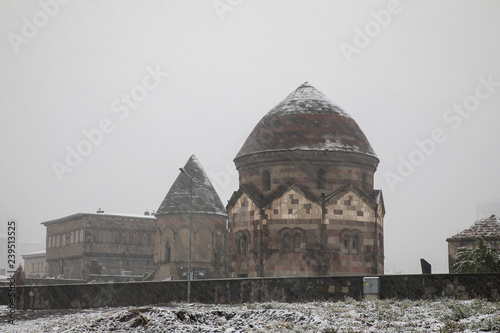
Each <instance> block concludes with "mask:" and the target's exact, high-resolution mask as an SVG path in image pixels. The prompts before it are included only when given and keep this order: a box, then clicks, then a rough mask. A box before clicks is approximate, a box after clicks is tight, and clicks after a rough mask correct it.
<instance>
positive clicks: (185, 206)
mask: <svg viewBox="0 0 500 333" xmlns="http://www.w3.org/2000/svg"><path fill="white" fill-rule="evenodd" d="M183 170H184V171H185V173H183V172H180V173H179V175H178V177H177V179H176V180H175V182H174V184H173V185H172V187H171V188H170V190H169V191H168V193H167V195H166V197H165V199H164V200H163V202H162V203H161V205H160V208H158V211H157V213H156V219H157V221H156V222H157V230H156V236H155V244H156V246H155V263H156V265H157V271H156V273H155V276H154V277H155V279H157V280H161V279H165V278H169V277H170V278H172V279H174V280H180V279H187V271H188V251H189V214H190V212H191V205H190V198H191V191H190V186H191V184H192V195H193V197H192V234H191V235H192V246H191V268H192V271H193V273H192V274H193V275H192V277H193V278H195V279H202V278H203V279H208V278H220V277H225V274H226V273H225V272H226V269H225V264H226V261H225V249H226V219H227V215H226V211H225V209H224V206H223V205H222V202H221V200H220V198H219V196H218V195H217V193H216V191H215V189H214V188H213V186H212V183H211V182H210V180H209V178H208V176H207V175H206V173H205V171H204V170H203V167H202V166H201V164H200V163H199V161H198V160H197V159H196V157H195V156H194V155H193V156H191V157H190V158H189V160H188V161H187V163H186V165H185V166H184V168H183ZM190 177H192V179H193V181H192V183H191V179H190Z"/></svg>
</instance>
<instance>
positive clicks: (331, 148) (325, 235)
mask: <svg viewBox="0 0 500 333" xmlns="http://www.w3.org/2000/svg"><path fill="white" fill-rule="evenodd" d="M234 162H235V164H236V167H237V169H238V172H239V182H240V186H239V189H238V191H236V192H235V193H234V194H233V196H232V197H231V199H230V200H229V203H228V205H227V212H228V218H229V222H228V252H227V256H228V276H229V277H247V276H248V277H257V276H266V277H267V276H273V277H275V276H324V275H348V274H383V272H384V242H383V218H384V214H385V209H384V202H383V198H382V192H381V191H380V190H375V189H374V187H373V177H374V173H375V171H376V169H377V166H378V163H379V159H378V158H377V156H376V155H375V152H374V151H373V149H372V147H371V145H370V143H369V142H368V140H367V139H366V137H365V135H364V134H363V132H362V131H361V129H360V128H359V126H358V125H357V124H356V122H355V121H354V119H353V118H352V117H351V116H349V115H348V114H347V113H346V112H345V111H343V110H342V109H341V108H340V107H339V106H337V105H335V104H334V103H333V102H331V101H330V100H329V99H328V98H327V97H325V96H324V95H323V94H322V93H321V92H319V91H318V90H316V89H315V88H314V87H312V86H311V85H309V84H308V83H305V84H303V85H302V86H300V87H299V88H297V89H296V90H295V91H294V92H292V93H291V94H290V95H289V96H288V97H286V98H285V99H284V100H283V101H282V102H280V103H279V104H278V105H277V106H275V107H274V108H273V109H272V110H271V111H269V112H268V113H267V114H266V115H265V116H264V117H263V118H262V120H261V121H260V122H259V123H258V124H257V125H256V126H255V128H254V129H253V131H252V132H251V133H250V135H249V137H248V139H247V140H246V142H245V143H244V144H243V146H242V148H241V150H240V151H239V152H238V154H237V156H236V158H235V159H234Z"/></svg>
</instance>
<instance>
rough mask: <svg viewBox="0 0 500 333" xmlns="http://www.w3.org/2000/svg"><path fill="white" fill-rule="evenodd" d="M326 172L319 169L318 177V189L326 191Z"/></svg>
mask: <svg viewBox="0 0 500 333" xmlns="http://www.w3.org/2000/svg"><path fill="white" fill-rule="evenodd" d="M325 176H326V171H325V170H324V169H319V170H318V175H317V180H318V182H317V185H316V187H317V188H318V189H324V188H325V186H326V177H325Z"/></svg>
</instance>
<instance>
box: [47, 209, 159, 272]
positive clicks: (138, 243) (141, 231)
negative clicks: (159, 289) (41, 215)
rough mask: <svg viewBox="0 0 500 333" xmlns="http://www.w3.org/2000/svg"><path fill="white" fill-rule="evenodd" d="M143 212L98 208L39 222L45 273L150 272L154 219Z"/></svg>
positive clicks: (152, 264) (152, 266) (152, 265)
mask: <svg viewBox="0 0 500 333" xmlns="http://www.w3.org/2000/svg"><path fill="white" fill-rule="evenodd" d="M146 214H147V215H144V216H142V215H119V214H105V213H104V212H102V211H100V210H99V211H98V212H97V213H78V214H74V215H70V216H66V217H63V218H59V219H56V220H51V221H47V222H43V223H42V224H43V225H45V226H46V227H47V232H46V253H47V274H48V276H49V277H58V276H63V277H65V278H68V279H89V280H92V279H94V278H98V276H104V275H107V276H109V275H115V276H116V275H122V274H125V275H145V274H149V273H151V272H152V271H153V270H154V259H153V251H154V233H155V229H156V219H155V217H154V216H150V215H149V213H146ZM110 279H112V278H111V277H110Z"/></svg>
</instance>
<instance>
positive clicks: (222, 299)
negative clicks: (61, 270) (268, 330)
mask: <svg viewBox="0 0 500 333" xmlns="http://www.w3.org/2000/svg"><path fill="white" fill-rule="evenodd" d="M380 286H381V293H380V297H381V298H409V299H438V298H441V297H452V298H457V299H467V298H476V297H481V298H485V299H497V300H498V299H499V295H498V288H499V286H500V273H496V274H432V275H383V276H380ZM186 291H187V282H186V281H167V282H128V283H101V284H75V285H53V286H18V287H17V288H16V301H17V304H16V308H17V309H58V308H97V307H104V306H139V305H147V304H166V303H170V302H183V301H185V299H186ZM8 292H9V288H8V287H0V304H9V297H8ZM362 292H363V277H361V276H336V277H318V278H259V279H223V280H195V281H193V282H192V295H191V301H192V302H199V303H226V304H237V303H247V302H270V301H277V302H307V301H339V300H344V299H345V298H346V297H352V298H355V299H361V298H362Z"/></svg>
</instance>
